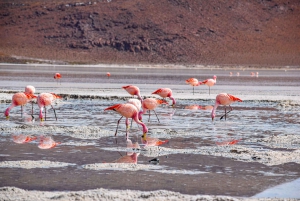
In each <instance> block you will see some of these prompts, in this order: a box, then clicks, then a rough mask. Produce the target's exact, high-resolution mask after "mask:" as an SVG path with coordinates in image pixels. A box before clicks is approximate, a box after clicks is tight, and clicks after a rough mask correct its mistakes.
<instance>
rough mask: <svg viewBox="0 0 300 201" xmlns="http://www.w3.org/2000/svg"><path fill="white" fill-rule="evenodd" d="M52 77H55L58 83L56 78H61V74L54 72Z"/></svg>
mask: <svg viewBox="0 0 300 201" xmlns="http://www.w3.org/2000/svg"><path fill="white" fill-rule="evenodd" d="M54 79H56V81H57V83H58V80H60V79H61V74H60V73H55V74H54ZM60 84H61V81H60Z"/></svg>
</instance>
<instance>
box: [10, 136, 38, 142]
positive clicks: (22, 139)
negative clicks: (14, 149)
mask: <svg viewBox="0 0 300 201" xmlns="http://www.w3.org/2000/svg"><path fill="white" fill-rule="evenodd" d="M12 138H13V141H14V142H15V143H17V144H24V143H28V142H31V141H34V140H36V139H37V137H32V136H30V135H24V134H18V135H13V136H12Z"/></svg>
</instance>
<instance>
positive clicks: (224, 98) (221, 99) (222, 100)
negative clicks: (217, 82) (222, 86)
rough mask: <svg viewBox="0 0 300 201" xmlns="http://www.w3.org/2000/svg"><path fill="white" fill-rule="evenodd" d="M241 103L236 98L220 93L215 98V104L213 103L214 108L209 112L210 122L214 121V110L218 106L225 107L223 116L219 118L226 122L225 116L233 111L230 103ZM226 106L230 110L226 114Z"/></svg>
mask: <svg viewBox="0 0 300 201" xmlns="http://www.w3.org/2000/svg"><path fill="white" fill-rule="evenodd" d="M236 101H238V102H242V100H241V99H240V98H238V97H235V96H233V95H230V94H227V93H220V94H218V95H217V96H216V102H215V106H214V108H213V109H212V111H211V118H212V120H214V118H215V116H216V110H217V108H218V106H219V105H224V106H225V114H224V115H223V116H221V118H220V119H223V117H225V120H226V115H227V114H228V113H229V112H231V111H232V110H233V109H232V107H231V106H230V104H231V103H234V102H236ZM226 105H228V106H229V108H230V111H228V112H226Z"/></svg>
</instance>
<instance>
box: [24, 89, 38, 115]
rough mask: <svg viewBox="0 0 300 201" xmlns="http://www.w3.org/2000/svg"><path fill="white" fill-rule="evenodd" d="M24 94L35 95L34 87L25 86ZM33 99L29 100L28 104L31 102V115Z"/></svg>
mask: <svg viewBox="0 0 300 201" xmlns="http://www.w3.org/2000/svg"><path fill="white" fill-rule="evenodd" d="M25 93H26V94H32V95H34V93H35V87H34V86H31V85H27V86H26V87H25ZM34 97H35V98H36V96H35V95H34ZM33 99H34V98H31V99H30V102H31V115H33Z"/></svg>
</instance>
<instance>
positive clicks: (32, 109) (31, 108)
mask: <svg viewBox="0 0 300 201" xmlns="http://www.w3.org/2000/svg"><path fill="white" fill-rule="evenodd" d="M31 115H33V102H31Z"/></svg>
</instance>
